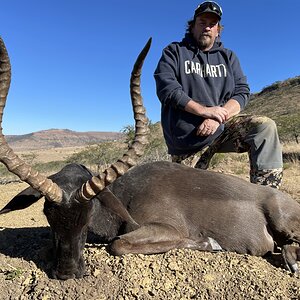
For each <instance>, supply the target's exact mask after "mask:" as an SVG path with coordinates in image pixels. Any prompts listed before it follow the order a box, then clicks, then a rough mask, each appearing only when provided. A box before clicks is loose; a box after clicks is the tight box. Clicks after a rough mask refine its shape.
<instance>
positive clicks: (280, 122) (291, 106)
mask: <svg viewBox="0 0 300 300" xmlns="http://www.w3.org/2000/svg"><path fill="white" fill-rule="evenodd" d="M244 112H245V113H250V114H256V115H265V116H268V117H270V118H272V119H273V120H274V121H275V122H276V124H277V127H278V132H279V136H280V139H281V140H282V141H298V142H299V143H300V76H297V77H294V78H290V79H287V80H284V81H277V82H275V83H273V84H272V85H270V86H267V87H265V88H264V89H263V90H262V91H261V92H259V93H256V94H253V95H252V96H251V100H250V103H249V104H248V106H247V108H246V110H245V111H244Z"/></svg>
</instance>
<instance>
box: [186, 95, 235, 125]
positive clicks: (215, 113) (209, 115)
mask: <svg viewBox="0 0 300 300" xmlns="http://www.w3.org/2000/svg"><path fill="white" fill-rule="evenodd" d="M185 111H187V112H190V113H192V114H194V115H197V116H201V117H203V118H204V119H215V120H216V121H218V122H219V123H224V122H226V121H227V120H228V119H229V117H230V115H229V110H228V109H227V108H225V107H221V106H213V107H206V106H203V105H201V104H199V103H197V102H195V101H194V100H190V101H189V102H188V103H187V105H186V106H185Z"/></svg>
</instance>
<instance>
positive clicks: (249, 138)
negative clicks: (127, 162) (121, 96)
mask: <svg viewBox="0 0 300 300" xmlns="http://www.w3.org/2000/svg"><path fill="white" fill-rule="evenodd" d="M222 14H223V12H222V8H221V7H220V5H218V4H217V3H216V2H213V1H205V2H203V3H201V4H200V5H198V7H197V8H196V10H195V12H194V16H193V19H191V20H190V21H188V25H187V30H186V34H185V37H184V38H183V40H182V41H181V42H173V43H171V44H169V45H168V46H167V47H166V48H165V49H164V50H163V53H162V56H161V58H160V60H159V62H158V65H157V68H156V70H155V73H154V78H155V81H156V90H157V96H158V98H159V100H160V102H161V124H162V128H163V133H164V138H165V141H166V144H167V146H168V152H169V154H170V155H171V157H172V161H173V162H177V163H184V164H188V165H191V166H194V167H201V168H207V166H208V163H209V160H210V159H211V157H212V155H213V154H214V153H215V152H248V154H249V161H250V181H251V182H253V183H257V184H262V185H269V186H271V187H275V188H278V187H279V186H280V184H281V179H282V167H283V163H282V150H281V145H280V141H279V137H278V133H277V127H276V124H275V123H274V121H273V120H271V119H269V118H267V117H264V116H250V115H242V114H240V112H241V111H242V110H243V109H244V108H245V106H246V105H247V103H248V101H249V98H250V89H249V85H248V83H247V78H246V76H245V75H244V73H243V71H242V69H241V66H240V62H239V59H238V58H237V56H236V54H235V53H234V52H233V51H232V50H230V49H227V48H224V46H223V44H222V42H221V41H220V34H221V31H222V25H221V23H220V21H221V17H222ZM207 147H208V150H207V152H206V153H205V154H206V155H205V156H204V157H205V159H206V162H203V159H202V160H201V161H198V162H197V161H196V160H195V157H198V153H199V151H201V150H203V149H204V148H207ZM192 162H193V163H192Z"/></svg>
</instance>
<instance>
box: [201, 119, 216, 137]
mask: <svg viewBox="0 0 300 300" xmlns="http://www.w3.org/2000/svg"><path fill="white" fill-rule="evenodd" d="M219 126H220V123H219V122H218V121H216V120H214V119H205V120H204V121H203V122H202V123H201V124H200V126H199V127H198V129H197V133H196V134H197V135H200V136H208V135H212V134H214V133H215V132H216V130H217V129H218V127H219Z"/></svg>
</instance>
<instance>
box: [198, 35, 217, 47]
mask: <svg viewBox="0 0 300 300" xmlns="http://www.w3.org/2000/svg"><path fill="white" fill-rule="evenodd" d="M213 44H214V39H213V38H212V37H211V36H210V35H208V34H201V35H200V36H199V39H198V47H199V48H200V49H201V50H205V49H210V48H211V47H212V45H213Z"/></svg>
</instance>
